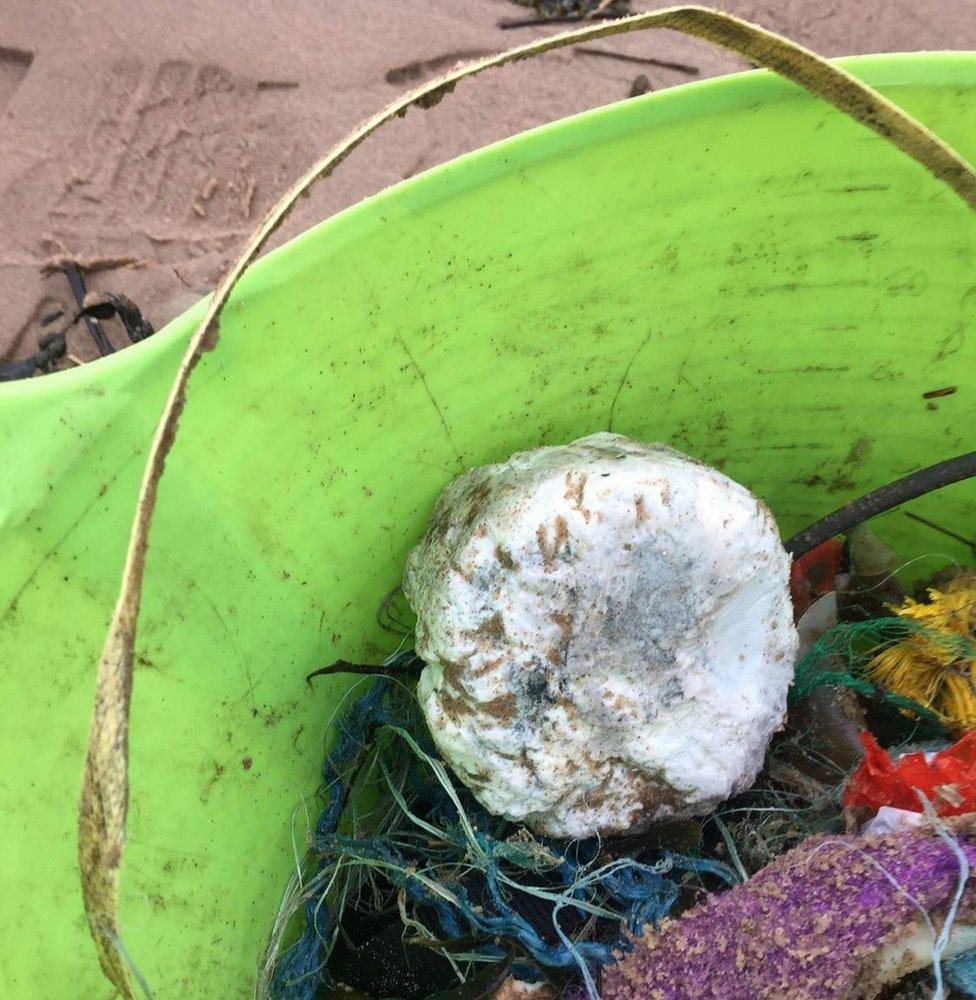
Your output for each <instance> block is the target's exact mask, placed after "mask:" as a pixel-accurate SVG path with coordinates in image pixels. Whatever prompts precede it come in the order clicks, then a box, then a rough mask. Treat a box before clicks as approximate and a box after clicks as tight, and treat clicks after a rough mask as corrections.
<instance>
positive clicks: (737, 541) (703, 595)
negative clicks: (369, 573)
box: [404, 433, 796, 837]
mask: <svg viewBox="0 0 976 1000" xmlns="http://www.w3.org/2000/svg"><path fill="white" fill-rule="evenodd" d="M788 578H789V557H788V555H787V554H786V552H785V550H784V549H783V546H782V543H781V541H780V537H779V532H778V530H777V527H776V524H775V522H774V520H773V518H772V515H771V514H770V513H769V511H768V510H767V509H766V507H765V506H764V505H763V504H762V502H761V501H759V500H758V499H757V498H756V497H755V496H753V495H752V494H751V493H750V492H749V491H748V490H747V489H745V488H744V487H743V486H740V485H739V484H737V483H735V482H733V481H732V480H731V479H729V478H728V477H727V476H724V475H722V474H721V473H720V472H718V471H716V470H714V469H711V468H709V467H708V466H706V465H703V464H702V463H700V462H696V461H694V460H693V459H690V458H688V457H687V456H685V455H682V454H681V453H679V452H677V451H674V450H673V449H671V448H668V447H665V446H663V445H659V444H657V445H645V444H640V443H637V442H634V441H631V440H629V439H627V438H625V437H622V436H620V435H615V434H608V433H601V434H594V435H591V436H590V437H586V438H582V439H580V440H578V441H575V442H573V443H572V444H568V445H563V446H558V447H549V448H540V449H536V450H534V451H527V452H521V453H518V454H515V455H513V456H512V457H511V458H510V459H509V460H508V461H506V462H503V463H500V464H498V465H490V466H484V467H481V468H475V469H471V470H469V471H468V472H466V473H464V474H463V475H462V476H460V477H459V478H458V479H456V480H454V481H453V482H452V483H450V484H449V485H448V486H447V488H446V489H445V490H444V492H443V493H442V494H441V496H440V498H439V500H438V502H437V505H436V507H435V510H434V513H433V516H432V518H431V521H430V524H429V526H428V529H427V532H426V534H425V536H424V538H423V540H422V541H421V543H420V544H419V545H418V546H417V547H416V548H415V549H414V550H413V551H412V552H411V554H410V556H409V557H408V559H407V564H406V570H405V576H404V590H405V593H406V595H407V598H408V600H409V601H410V603H411V605H412V606H413V608H414V610H415V611H416V613H417V618H418V624H417V644H416V648H417V652H418V654H419V655H420V656H421V657H422V658H423V659H424V660H425V662H426V664H427V666H426V668H425V669H424V672H423V675H422V677H421V681H420V684H419V688H418V695H419V698H420V702H421V705H422V706H423V709H424V712H425V715H426V718H427V722H428V724H429V726H430V729H431V733H432V735H433V738H434V740H435V742H436V744H437V747H438V749H439V750H440V752H441V753H442V754H443V756H444V758H445V760H447V762H448V763H449V764H450V765H451V766H452V768H453V769H454V771H455V772H456V773H457V775H458V776H459V777H460V779H461V780H462V781H464V783H465V784H467V785H468V786H469V787H470V788H471V789H472V791H473V792H474V794H475V795H476V797H477V798H478V799H479V801H480V802H481V803H482V804H483V805H484V806H485V807H486V808H487V809H488V810H489V811H491V812H492V813H495V814H499V815H502V816H505V817H507V818H508V819H511V820H513V821H516V822H519V823H523V824H525V825H527V826H529V827H530V828H532V829H533V830H535V831H537V832H539V833H542V834H546V835H549V836H556V837H585V836H589V835H592V834H594V833H597V832H599V833H611V832H617V831H632V830H638V829H640V828H641V827H645V826H647V825H648V824H650V823H652V822H653V821H655V820H658V819H662V818H665V817H669V816H689V815H700V814H703V813H705V812H708V811H709V810H710V809H712V808H714V807H715V806H716V805H718V803H720V802H721V801H722V800H724V799H726V798H727V797H728V796H730V795H732V794H735V793H736V792H738V791H740V790H741V789H743V788H745V787H748V786H749V785H750V784H751V783H752V782H753V781H754V779H755V776H756V774H757V773H758V771H759V769H760V767H761V765H762V761H763V755H764V753H765V750H766V746H767V744H768V741H769V738H770V736H771V735H772V733H773V732H774V731H775V730H776V729H777V728H778V727H779V726H780V724H781V722H782V720H783V716H784V713H785V706H786V691H787V687H788V685H789V683H790V678H791V676H792V670H793V659H794V654H795V651H796V633H795V630H794V628H793V619H792V612H791V607H790V601H789V591H788Z"/></svg>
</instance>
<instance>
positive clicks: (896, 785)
mask: <svg viewBox="0 0 976 1000" xmlns="http://www.w3.org/2000/svg"><path fill="white" fill-rule="evenodd" d="M861 743H863V744H864V751H865V752H864V759H863V760H862V761H861V765H860V767H859V768H858V769H857V770H856V771H855V772H854V774H853V775H851V779H850V781H849V782H848V783H847V788H845V789H844V806H845V807H846V808H848V809H857V808H868V809H871V810H873V811H875V812H877V811H878V809H880V808H881V807H882V806H892V807H894V808H895V809H905V810H907V811H909V812H922V803H921V801H920V800H919V797H918V792H919V791H920V792H922V793H923V794H924V795H925V797H926V798H927V799H928V800H929V801H930V802H931V803H932V805H933V807H934V808H935V811H936V813H937V814H938V815H939V816H962V815H963V814H964V813H971V812H976V732H969V733H966V735H965V736H963V738H962V739H961V740H959V742H958V743H954V744H953V745H952V746H951V747H949V748H948V749H947V750H943V751H941V752H940V753H937V754H934V755H931V759H929V760H926V755H925V754H924V753H922V752H921V751H919V752H918V753H908V754H903V755H902V756H901V757H899V758H898V759H897V760H892V759H891V757H890V755H889V754H888V752H887V751H885V750H882V749H881V747H880V746H878V743H877V740H875V738H874V737H873V736H872V735H871V734H870V733H861Z"/></svg>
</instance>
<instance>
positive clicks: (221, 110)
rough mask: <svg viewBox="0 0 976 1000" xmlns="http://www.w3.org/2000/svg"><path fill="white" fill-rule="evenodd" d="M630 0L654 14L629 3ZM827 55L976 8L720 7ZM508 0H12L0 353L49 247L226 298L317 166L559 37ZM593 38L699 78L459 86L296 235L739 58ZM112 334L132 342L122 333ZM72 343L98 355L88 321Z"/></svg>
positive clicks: (357, 165) (53, 279)
mask: <svg viewBox="0 0 976 1000" xmlns="http://www.w3.org/2000/svg"><path fill="white" fill-rule="evenodd" d="M634 6H635V9H637V8H641V7H642V8H643V9H653V5H651V4H646V3H645V4H635V5H634ZM721 6H722V7H723V8H724V9H727V10H729V11H731V12H733V13H736V14H739V15H741V16H744V17H747V18H750V19H752V20H756V21H758V22H760V23H762V24H764V25H766V26H768V27H770V28H774V29H776V30H779V31H782V32H785V33H787V34H789V35H790V36H792V37H793V38H795V39H796V40H798V41H800V42H803V43H805V44H807V45H809V46H811V47H813V48H815V49H816V50H818V51H820V52H821V53H823V54H825V55H840V54H847V53H856V52H883V51H896V50H917V49H943V48H967V47H969V48H972V47H976V4H974V3H973V2H972V0H776V2H771V0H767V2H765V3H762V2H756V0H726V2H725V3H723V4H722V5H721ZM527 14H531V11H526V10H525V8H520V7H519V6H516V5H515V4H514V3H512V2H510V0H397V2H395V3H394V2H390V0H387V2H379V3H370V4H350V3H345V2H340V0H237V2H234V3H231V2H228V0H193V2H190V0H172V2H170V3H158V2H156V0H124V2H123V0H96V2H94V3H90V2H80V0H57V2H54V0H31V2H28V0H2V2H0V360H11V359H15V358H20V357H24V356H26V355H29V354H31V353H33V352H34V350H36V347H37V342H38V339H39V337H40V336H41V335H42V334H43V333H44V332H45V331H44V330H43V329H42V328H41V327H40V325H39V319H40V317H41V316H43V315H45V314H47V313H50V312H52V311H53V310H55V309H57V308H59V307H61V308H65V309H70V308H72V305H73V303H72V300H71V298H70V295H69V293H68V286H67V282H66V280H65V278H64V277H63V275H60V274H53V275H49V276H46V277H45V276H44V275H43V274H42V268H43V266H44V264H45V263H47V262H48V261H49V260H51V259H52V258H59V257H62V258H63V257H64V256H68V257H74V258H78V259H80V260H81V261H82V262H83V263H85V264H86V265H87V266H88V267H89V268H91V269H92V270H93V271H94V273H92V274H90V276H89V278H88V281H89V287H90V288H92V289H95V290H113V291H119V292H122V293H124V294H126V295H128V296H129V297H130V298H132V299H133V300H135V301H136V302H137V303H138V304H139V305H140V306H141V307H142V309H143V311H144V313H145V314H146V316H147V318H149V319H150V320H151V321H152V322H153V323H154V324H155V325H156V326H157V328H158V327H160V326H162V325H163V324H164V323H165V322H166V321H168V320H169V319H171V318H172V317H173V316H175V315H177V314H178V313H179V312H181V311H183V310H184V309H185V308H187V307H188V306H189V305H191V304H192V303H193V302H194V301H195V300H196V299H197V298H198V297H199V296H200V295H202V294H204V293H205V292H207V291H208V290H210V289H211V288H212V287H213V286H214V284H215V283H216V281H217V280H218V278H219V277H220V274H221V272H222V271H223V270H224V269H225V268H226V266H227V265H228V263H229V262H230V260H231V259H232V258H233V256H234V254H235V253H236V252H237V250H238V249H239V248H240V246H241V244H242V241H243V240H244V239H245V237H246V234H247V233H248V232H249V230H250V228H251V227H253V226H254V225H255V223H256V221H257V220H258V219H259V218H260V216H261V214H262V213H263V212H264V211H265V209H266V208H267V207H268V206H269V204H270V203H271V202H272V201H273V200H274V199H275V198H276V197H277V196H278V195H279V194H280V193H281V192H282V190H283V189H284V187H285V186H286V185H287V183H288V182H289V181H290V180H291V179H292V178H294V177H295V176H296V175H297V174H298V173H299V172H300V171H301V170H302V169H303V168H304V167H305V166H306V165H307V164H309V163H310V162H311V161H312V159H313V158H314V157H315V156H316V155H317V154H319V153H320V152H322V151H323V150H325V149H326V148H327V147H328V146H329V145H330V144H332V143H333V142H334V141H336V140H337V139H339V138H340V137H341V136H342V135H343V134H345V132H347V131H348V130H349V129H350V128H351V127H352V126H354V125H355V124H356V123H358V122H359V121H360V120H361V119H362V118H363V117H365V116H366V115H367V114H369V113H371V112H372V111H374V110H376V109H378V108H380V107H382V106H383V105H385V104H386V103H387V102H388V101H389V100H390V99H391V98H392V97H394V96H395V95H396V94H397V93H398V92H400V91H402V90H404V89H406V88H408V87H410V86H413V85H414V84H415V83H416V82H418V81H419V80H422V79H425V78H429V77H431V76H433V75H436V74H437V73H440V72H443V71H444V70H445V69H447V68H449V67H450V66H451V65H453V64H454V63H455V62H457V61H458V60H464V59H469V58H473V57H475V56H478V55H481V54H484V53H488V52H492V51H496V50H498V49H501V48H504V47H507V46H509V45H512V44H516V43H518V42H524V41H528V40H530V39H531V38H532V37H535V36H537V35H540V34H543V33H546V32H551V31H553V30H556V29H554V28H552V27H548V26H547V27H534V28H527V29H523V30H517V31H514V30H509V31H503V30H501V29H500V28H499V27H498V21H499V20H500V19H504V18H520V17H525V16H526V15H527ZM593 47H595V48H600V49H603V50H605V51H613V52H621V53H626V54H629V55H632V56H643V57H651V58H654V59H658V60H663V61H668V62H675V63H681V64H686V65H688V66H690V67H694V69H695V70H697V72H696V73H689V72H686V71H682V70H679V69H669V68H663V67H659V66H655V65H640V64H637V63H629V62H622V61H617V60H612V59H608V58H603V57H600V56H597V55H593V54H574V53H572V52H570V51H566V50H564V51H562V52H559V53H554V54H551V55H546V56H543V57H542V58H540V59H537V60H534V61H532V62H530V63H524V64H520V65H518V66H514V67H510V68H506V69H504V70H501V71H499V72H495V73H491V74H486V75H485V76H483V77H480V78H478V79H477V80H473V81H470V82H466V83H465V84H462V86H461V87H460V88H459V89H458V92H457V93H456V94H455V95H454V96H453V97H452V98H451V99H449V100H447V101H444V102H443V104H441V105H440V106H439V107H437V108H436V109H435V110H434V111H432V112H428V113H416V114H412V115H410V116H408V117H407V118H406V119H404V120H402V121H398V122H396V123H395V124H393V125H391V126H390V127H388V128H387V129H385V130H383V132H382V133H381V134H380V135H378V136H377V137H375V138H374V139H371V140H370V141H369V142H368V143H367V145H366V146H364V147H363V148H362V149H361V150H360V151H359V152H357V153H356V154H355V156H354V158H353V160H351V161H350V163H349V164H346V165H344V166H343V167H340V168H339V170H338V171H337V172H336V174H335V175H334V177H333V178H331V179H330V180H329V181H328V182H326V183H324V184H321V185H319V187H318V188H317V189H316V191H315V192H314V193H313V194H312V196H311V198H309V199H308V200H306V201H305V202H303V203H302V204H301V206H300V207H299V208H298V209H297V210H296V212H295V213H294V215H293V216H292V219H291V221H290V223H289V224H288V226H287V227H285V229H284V231H283V233H282V234H281V238H282V239H284V238H287V237H289V236H292V235H294V234H296V233H297V232H300V231H301V230H303V229H305V228H307V227H308V226H310V225H312V224H314V223H315V222H317V221H319V220H320V219H323V218H325V217H327V216H328V215H330V214H332V213H333V212H335V211H336V210H338V209H340V208H342V207H343V206H346V205H349V204H352V203H354V202H356V201H358V200H359V199H361V198H363V197H365V196H366V195H369V194H371V193H373V192H375V191H377V190H379V189H380V188H382V187H384V186H386V185H389V184H391V183H395V182H396V181H398V180H400V179H401V178H404V177H409V176H411V175H412V174H415V173H417V172H419V171H421V170H424V169H426V168H428V167H431V166H433V165H434V164H437V163H440V162H442V161H444V160H447V159H449V158H451V157H454V156H457V155H458V154H460V153H463V152H465V151H467V150H470V149H474V148H477V147H478V146H482V145H484V144H486V143H488V142H491V141H494V140H496V139H500V138H503V137H505V136H508V135H512V134H513V133H516V132H519V131H521V130H523V129H526V128H529V127H531V126H534V125H538V124H541V123H543V122H547V121H551V120H553V119H556V118H559V117H563V116H565V115H569V114H572V113H574V112H577V111H581V110H584V109H586V108H592V107H595V106H598V105H602V104H606V103H609V102H612V101H617V100H621V99H624V98H626V97H627V96H628V94H629V93H630V92H631V89H632V86H633V83H634V80H635V78H636V77H637V76H638V74H641V73H643V74H644V75H645V76H646V77H647V78H648V81H649V83H650V85H651V88H652V89H654V90H660V89H663V88H666V87H671V86H675V85H676V84H680V83H683V82H686V81H688V80H693V79H700V78H704V77H708V76H714V75H716V74H721V73H728V72H732V71H735V70H738V69H742V68H744V67H745V64H744V63H743V62H742V61H741V60H739V59H737V58H735V57H734V56H732V55H729V54H728V53H724V52H722V51H719V50H717V49H715V48H713V47H710V46H708V45H705V44H703V43H699V42H696V41H692V40H690V39H687V38H684V37H682V36H680V35H677V34H674V33H672V32H656V33H645V34H643V35H639V36H631V37H628V38H626V39H609V40H607V41H603V42H600V43H597V44H596V45H594V46H593ZM112 335H113V338H114V339H116V341H117V342H121V339H120V337H119V332H118V331H117V330H114V329H113V330H112ZM69 351H70V352H71V353H72V354H74V355H75V356H77V357H79V358H82V359H86V358H89V357H91V356H92V355H93V353H94V349H93V347H92V344H91V341H90V338H89V337H88V335H87V333H86V332H85V331H84V330H83V329H82V328H80V327H79V328H77V329H76V330H75V331H74V332H73V333H72V334H71V335H70V339H69Z"/></svg>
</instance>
